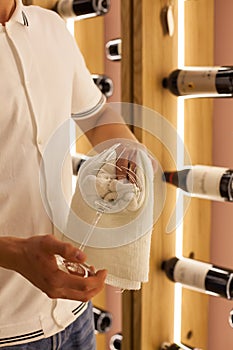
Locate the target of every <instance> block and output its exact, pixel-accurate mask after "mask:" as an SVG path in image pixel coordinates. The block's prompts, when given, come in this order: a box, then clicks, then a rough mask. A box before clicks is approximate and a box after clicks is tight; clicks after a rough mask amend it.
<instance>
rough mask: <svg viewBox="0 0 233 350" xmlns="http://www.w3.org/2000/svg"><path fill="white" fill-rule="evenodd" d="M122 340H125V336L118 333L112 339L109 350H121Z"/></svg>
mask: <svg viewBox="0 0 233 350" xmlns="http://www.w3.org/2000/svg"><path fill="white" fill-rule="evenodd" d="M122 339H123V336H122V334H121V333H116V334H114V335H112V336H111V338H110V342H109V349H110V350H120V349H121V343H122Z"/></svg>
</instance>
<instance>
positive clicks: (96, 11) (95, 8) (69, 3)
mask: <svg viewBox="0 0 233 350" xmlns="http://www.w3.org/2000/svg"><path fill="white" fill-rule="evenodd" d="M109 8H110V0H59V1H57V2H56V4H55V6H54V8H53V10H54V11H56V12H57V13H58V14H59V15H60V16H61V17H63V18H65V19H67V18H75V19H85V18H91V17H95V16H101V15H104V14H106V13H107V12H108V11H109Z"/></svg>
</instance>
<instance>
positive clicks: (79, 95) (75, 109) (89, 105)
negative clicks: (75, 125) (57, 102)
mask: <svg viewBox="0 0 233 350" xmlns="http://www.w3.org/2000/svg"><path fill="white" fill-rule="evenodd" d="M74 59H75V61H74V78H73V92H72V109H71V112H72V118H74V119H79V118H82V119H83V118H89V117H91V116H92V115H95V114H96V113H98V112H99V111H100V110H101V108H102V107H103V106H104V104H105V102H106V98H105V96H104V95H103V94H102V92H101V91H100V89H99V88H98V87H97V86H96V85H95V83H94V81H93V79H92V77H91V74H90V72H89V70H88V68H87V66H86V63H85V61H84V58H83V56H82V54H81V52H80V50H79V48H78V46H77V45H76V43H74Z"/></svg>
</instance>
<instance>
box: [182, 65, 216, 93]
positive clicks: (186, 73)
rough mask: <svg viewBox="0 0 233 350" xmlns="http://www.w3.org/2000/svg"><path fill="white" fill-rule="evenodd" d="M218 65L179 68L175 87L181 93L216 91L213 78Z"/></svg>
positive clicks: (214, 78)
mask: <svg viewBox="0 0 233 350" xmlns="http://www.w3.org/2000/svg"><path fill="white" fill-rule="evenodd" d="M219 68H220V67H214V68H211V69H210V68H207V67H198V68H196V69H194V68H193V69H188V70H181V71H180V72H179V74H178V78H177V87H178V90H179V93H180V94H181V95H190V94H208V93H211V94H213V93H217V90H216V85H215V80H216V74H217V72H218V70H219Z"/></svg>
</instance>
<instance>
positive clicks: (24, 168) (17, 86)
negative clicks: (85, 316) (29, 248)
mask: <svg viewBox="0 0 233 350" xmlns="http://www.w3.org/2000/svg"><path fill="white" fill-rule="evenodd" d="M0 77H1V78H0V208H1V210H0V235H1V236H8V235H11V236H18V237H29V236H31V235H36V234H46V233H52V232H53V225H52V224H51V221H50V219H49V217H48V216H47V214H46V211H45V209H44V206H43V203H42V200H41V195H40V186H39V166H40V161H41V157H42V156H43V150H44V147H45V145H46V142H47V141H48V139H49V138H50V136H51V134H52V133H53V131H54V130H55V129H56V128H57V127H58V126H59V125H60V124H61V123H62V122H64V121H65V120H66V119H68V118H70V115H71V114H72V113H75V114H76V117H82V116H85V117H86V116H89V115H90V114H91V113H92V114H93V113H95V111H97V110H99V109H100V108H101V106H102V104H103V103H104V98H103V95H102V94H101V93H100V91H99V89H98V88H97V87H96V85H95V84H94V83H93V81H92V78H91V76H90V74H89V72H88V70H87V68H86V66H85V63H84V60H83V58H82V56H81V54H80V52H79V50H78V48H77V46H76V44H75V42H74V39H73V38H72V36H71V35H70V34H69V32H68V31H67V29H66V26H65V23H64V22H63V20H62V19H60V18H59V16H58V15H57V14H55V13H53V12H52V11H48V10H44V9H42V8H40V7H36V6H23V5H22V3H21V1H20V0H18V1H17V7H16V10H15V12H14V14H13V16H12V18H11V19H10V20H9V22H7V23H6V25H5V26H2V25H0ZM65 171H66V177H68V178H69V183H67V184H68V185H67V188H66V190H65V192H66V195H67V198H68V200H69V197H70V194H71V164H69V166H68V167H67V169H66V170H65ZM85 308H86V304H85V303H81V302H75V301H69V300H60V299H59V300H52V299H50V298H48V297H47V296H46V295H45V294H44V293H42V292H41V291H40V290H39V289H37V288H36V287H34V286H33V285H32V284H31V283H29V282H28V281H27V280H26V279H24V278H23V277H22V276H21V275H20V274H17V273H15V272H13V271H9V270H6V269H3V268H0V347H3V346H10V345H15V344H20V343H26V342H30V341H35V340H38V339H41V338H43V337H48V336H51V335H53V334H55V333H57V332H59V331H61V330H62V329H64V328H65V327H66V326H67V325H69V324H70V323H71V322H72V321H74V320H75V318H77V316H78V315H80V314H81V313H82V312H83V311H84V309H85Z"/></svg>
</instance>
